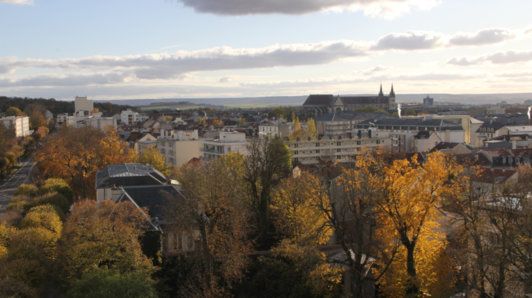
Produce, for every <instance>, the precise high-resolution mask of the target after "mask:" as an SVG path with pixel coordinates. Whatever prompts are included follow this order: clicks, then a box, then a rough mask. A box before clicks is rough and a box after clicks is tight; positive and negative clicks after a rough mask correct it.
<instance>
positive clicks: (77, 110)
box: [74, 96, 94, 116]
mask: <svg viewBox="0 0 532 298" xmlns="http://www.w3.org/2000/svg"><path fill="white" fill-rule="evenodd" d="M93 111H94V102H93V101H92V100H89V99H87V97H86V96H84V97H80V96H76V98H75V99H74V115H76V116H90V115H92V112H93Z"/></svg>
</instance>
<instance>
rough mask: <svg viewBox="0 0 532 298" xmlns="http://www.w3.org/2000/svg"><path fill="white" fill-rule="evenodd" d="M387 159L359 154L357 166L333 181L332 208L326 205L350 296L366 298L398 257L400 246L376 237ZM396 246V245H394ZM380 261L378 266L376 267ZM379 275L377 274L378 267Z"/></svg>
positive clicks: (370, 154)
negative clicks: (340, 252)
mask: <svg viewBox="0 0 532 298" xmlns="http://www.w3.org/2000/svg"><path fill="white" fill-rule="evenodd" d="M385 166H386V162H385V158H384V156H383V155H381V154H379V153H372V152H365V153H363V154H361V155H359V156H358V157H357V159H356V161H355V164H354V165H353V167H346V168H343V169H342V170H341V173H340V175H339V176H337V177H336V178H334V179H332V180H331V182H330V196H331V204H330V205H331V206H330V207H328V206H327V205H326V204H324V205H322V207H321V209H322V212H323V213H324V214H325V216H326V217H327V219H328V223H329V225H331V226H332V227H333V228H334V231H335V239H336V243H338V244H339V246H340V247H341V251H342V254H343V256H344V257H343V258H341V259H339V260H338V262H339V263H341V264H342V265H343V266H345V268H346V274H347V275H346V276H347V278H348V279H349V285H350V288H349V289H347V290H348V291H349V293H348V294H349V295H350V296H353V297H366V296H368V295H372V293H371V289H372V287H373V285H374V284H376V283H377V282H378V281H379V280H380V279H381V277H382V276H383V275H384V273H385V272H386V271H387V269H388V267H389V266H390V264H391V262H392V261H393V260H394V258H395V254H396V252H397V249H398V247H397V245H391V246H389V247H386V245H385V244H384V243H383V241H382V239H379V238H378V237H376V235H375V234H376V229H377V228H378V226H379V221H378V219H377V214H378V211H377V201H378V200H380V199H382V198H383V196H384V195H385V191H384V189H383V177H384V169H385ZM392 243H393V242H392ZM376 260H378V264H376V262H375V261H376ZM377 265H378V266H379V268H380V270H379V272H373V271H372V270H371V269H372V268H373V267H374V266H377Z"/></svg>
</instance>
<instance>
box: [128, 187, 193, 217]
mask: <svg viewBox="0 0 532 298" xmlns="http://www.w3.org/2000/svg"><path fill="white" fill-rule="evenodd" d="M123 189H124V191H125V192H126V193H127V195H128V196H129V198H131V199H132V200H133V201H134V202H135V203H136V204H137V205H138V206H139V207H141V208H146V209H148V212H149V214H150V217H151V218H152V219H155V218H157V219H158V221H159V223H163V224H164V223H168V222H169V218H168V217H169V216H170V214H168V211H167V210H169V208H171V207H172V206H175V204H182V203H183V202H184V200H185V197H184V196H183V194H182V193H181V191H180V190H178V189H177V188H176V186H174V185H150V186H128V187H124V188H123ZM123 199H124V198H122V200H123Z"/></svg>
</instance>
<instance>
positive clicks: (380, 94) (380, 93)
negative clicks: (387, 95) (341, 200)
mask: <svg viewBox="0 0 532 298" xmlns="http://www.w3.org/2000/svg"><path fill="white" fill-rule="evenodd" d="M379 97H384V93H382V83H381V90H380V91H379Z"/></svg>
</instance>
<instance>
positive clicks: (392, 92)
mask: <svg viewBox="0 0 532 298" xmlns="http://www.w3.org/2000/svg"><path fill="white" fill-rule="evenodd" d="M390 97H395V91H393V84H392V90H391V91H390Z"/></svg>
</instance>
